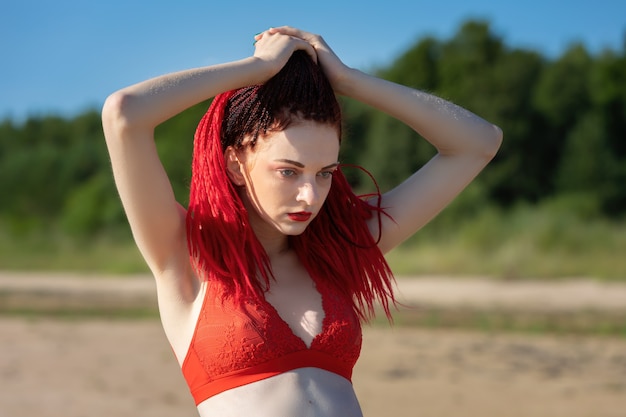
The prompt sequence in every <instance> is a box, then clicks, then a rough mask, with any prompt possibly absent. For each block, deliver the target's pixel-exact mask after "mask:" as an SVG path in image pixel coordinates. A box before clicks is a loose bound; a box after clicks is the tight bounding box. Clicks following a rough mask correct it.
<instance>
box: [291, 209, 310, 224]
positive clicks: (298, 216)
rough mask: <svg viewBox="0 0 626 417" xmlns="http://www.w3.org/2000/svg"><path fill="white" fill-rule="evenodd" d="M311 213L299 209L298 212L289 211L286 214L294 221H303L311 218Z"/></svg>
mask: <svg viewBox="0 0 626 417" xmlns="http://www.w3.org/2000/svg"><path fill="white" fill-rule="evenodd" d="M311 214H312V213H310V212H308V211H300V212H298V213H289V214H287V216H289V218H290V219H291V220H293V221H295V222H305V221H307V220H309V219H310V218H311Z"/></svg>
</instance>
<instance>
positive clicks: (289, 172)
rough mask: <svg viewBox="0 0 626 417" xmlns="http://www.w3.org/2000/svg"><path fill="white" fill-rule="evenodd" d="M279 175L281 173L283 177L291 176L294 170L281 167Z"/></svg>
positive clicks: (294, 172) (294, 173)
mask: <svg viewBox="0 0 626 417" xmlns="http://www.w3.org/2000/svg"><path fill="white" fill-rule="evenodd" d="M279 172H280V175H282V176H283V177H293V176H294V175H296V171H294V170H293V169H281V170H279Z"/></svg>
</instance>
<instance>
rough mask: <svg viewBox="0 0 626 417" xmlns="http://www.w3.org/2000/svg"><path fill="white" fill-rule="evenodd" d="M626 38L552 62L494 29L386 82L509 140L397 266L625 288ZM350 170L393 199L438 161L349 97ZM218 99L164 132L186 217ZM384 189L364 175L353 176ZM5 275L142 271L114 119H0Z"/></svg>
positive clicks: (431, 48) (435, 47) (414, 52)
mask: <svg viewBox="0 0 626 417" xmlns="http://www.w3.org/2000/svg"><path fill="white" fill-rule="evenodd" d="M625 54H626V39H625V42H624V45H623V46H622V48H621V50H609V49H606V50H603V51H601V52H598V53H595V54H591V53H590V52H589V51H588V50H587V49H586V48H585V46H584V45H583V44H574V45H571V46H570V47H569V48H568V49H567V50H565V51H564V52H563V53H562V54H561V55H560V56H557V57H553V58H547V57H545V56H543V55H542V54H540V53H538V52H536V51H533V50H530V49H522V48H511V47H509V46H507V45H506V44H505V43H504V42H503V41H502V39H501V38H500V37H499V36H497V35H496V34H495V33H494V32H493V31H492V30H491V27H490V25H489V23H488V22H485V21H476V20H471V21H467V22H465V23H464V24H462V25H461V26H460V27H459V29H458V31H457V32H456V34H455V35H454V36H452V37H451V38H449V39H437V38H434V37H425V38H422V39H420V40H418V41H417V42H416V43H415V44H414V45H413V46H411V47H410V48H408V49H407V50H406V51H405V52H404V53H403V54H401V55H400V56H398V57H397V59H395V60H394V61H393V62H391V63H390V64H389V65H388V66H384V67H379V68H375V69H372V70H371V71H369V72H371V73H374V74H377V75H379V76H381V77H383V78H386V79H389V80H392V81H396V82H399V83H402V84H405V85H409V86H412V87H415V88H418V89H421V90H426V91H429V92H433V93H435V94H436V95H439V96H442V97H444V98H446V99H449V100H451V101H453V102H455V103H457V104H460V105H462V106H464V107H466V108H468V109H470V110H471V111H473V112H475V113H477V114H479V115H480V116H482V117H484V118H485V119H487V120H489V121H492V122H494V123H496V124H498V125H499V126H500V127H502V129H503V130H504V132H505V140H504V143H503V146H502V148H501V150H500V152H499V154H498V155H497V156H496V158H495V159H494V161H493V162H492V163H491V164H490V165H489V166H488V167H487V169H486V170H485V171H484V172H483V173H482V174H481V175H480V176H479V177H478V178H477V180H476V181H475V182H474V183H472V184H471V185H470V187H469V188H468V189H467V190H466V191H464V193H463V194H462V195H461V196H460V197H459V198H458V199H457V200H455V201H454V202H453V203H452V204H451V205H450V206H449V207H448V208H447V209H446V210H445V211H444V212H443V213H442V214H441V215H439V216H438V217H437V218H436V219H435V220H434V221H433V222H431V223H430V224H429V225H427V226H426V227H425V228H424V229H423V230H422V231H420V232H419V233H417V234H416V235H415V236H414V237H413V238H411V239H410V240H408V241H407V242H405V243H404V244H403V245H402V246H401V247H400V248H398V249H397V250H395V251H394V252H392V253H391V254H390V256H389V260H390V263H391V265H392V267H393V268H394V270H395V271H396V273H398V274H448V275H455V276H459V275H474V276H476V275H481V276H490V277H493V278H500V279H557V278H565V277H567V278H571V277H587V278H597V279H604V280H626V256H624V254H626V140H625V132H626V55H625ZM342 103H343V105H344V112H345V124H346V133H345V137H344V142H343V143H344V145H343V150H342V157H341V159H342V162H345V163H349V164H358V165H362V166H364V167H365V168H367V169H368V170H369V171H370V172H371V173H372V174H373V176H374V177H375V178H376V180H377V182H378V185H379V186H380V188H381V190H382V191H385V190H387V189H389V188H390V187H392V186H393V185H395V184H397V183H398V182H400V181H402V180H403V179H404V178H406V177H407V176H408V175H410V174H411V173H412V172H414V171H415V170H416V169H418V168H419V167H420V166H421V165H423V164H424V163H425V162H426V161H427V160H428V159H429V158H430V157H431V156H432V155H433V154H434V149H433V148H432V147H431V146H430V145H428V144H427V143H426V142H425V141H423V140H419V138H418V136H417V134H415V133H414V132H412V131H411V130H410V129H409V128H407V127H406V126H404V125H402V124H401V123H399V122H397V121H395V120H393V119H391V118H390V117H388V116H386V115H384V114H382V113H380V112H377V111H374V110H373V109H371V108H368V107H365V106H363V105H361V104H360V103H357V102H354V101H351V100H344V99H342ZM208 105H209V102H208V101H207V102H204V103H201V104H199V105H197V106H195V107H193V108H190V109H189V110H187V111H185V112H183V113H181V114H180V115H178V116H177V117H175V118H173V119H171V120H169V121H168V122H166V123H164V124H163V125H161V126H159V127H158V129H157V132H156V137H157V146H158V148H159V152H160V155H161V158H162V161H163V163H164V165H165V167H166V170H167V171H168V173H169V175H170V178H171V180H172V183H173V187H174V191H175V194H176V196H177V198H178V199H179V201H180V202H181V203H182V204H185V203H186V201H187V194H188V184H189V176H190V164H191V153H192V147H193V141H192V138H193V134H194V130H195V127H196V125H197V123H198V121H199V120H200V118H201V117H202V115H203V114H204V112H205V111H206V109H207V107H208ZM346 174H347V175H348V176H349V178H350V180H351V181H352V183H353V184H354V186H355V188H356V189H357V190H359V191H361V192H363V193H367V192H371V191H372V189H373V183H372V182H371V180H370V179H369V177H367V176H366V175H364V174H363V173H362V172H360V171H359V170H356V169H352V168H346ZM0 268H1V269H4V270H6V269H42V270H63V271H67V270H77V271H84V272H94V273H98V272H111V273H135V272H145V271H146V267H145V265H144V263H143V261H142V260H141V258H140V256H139V253H138V251H137V250H136V248H135V246H134V244H133V242H132V237H131V235H130V231H129V228H128V224H127V222H126V219H125V217H124V213H123V209H122V206H121V204H120V201H119V199H118V197H117V192H116V190H115V186H114V184H113V178H112V174H111V169H110V163H109V159H108V154H107V152H106V148H105V143H104V138H103V134H102V127H101V122H100V112H99V109H93V110H90V111H86V112H84V113H82V114H80V115H78V116H75V117H72V118H64V117H60V116H54V115H46V116H40V117H29V118H27V119H26V120H25V121H23V122H17V121H15V120H12V119H10V118H8V119H5V120H3V121H1V122H0Z"/></svg>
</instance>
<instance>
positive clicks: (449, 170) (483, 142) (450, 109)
mask: <svg viewBox="0 0 626 417" xmlns="http://www.w3.org/2000/svg"><path fill="white" fill-rule="evenodd" d="M269 32H270V33H271V32H281V33H284V34H288V35H290V36H293V37H297V38H300V39H304V40H306V41H307V42H309V43H310V44H311V45H312V46H313V48H314V49H315V51H316V53H317V58H318V62H319V63H320V65H322V67H323V69H324V73H325V74H326V75H327V76H328V78H329V80H330V82H331V84H332V86H333V89H334V90H335V92H337V94H340V95H345V96H347V97H351V98H354V99H356V100H358V101H361V102H363V103H365V104H368V105H370V106H372V107H374V108H377V109H379V110H381V111H383V112H385V113H387V114H389V115H390V116H392V117H394V118H396V119H398V120H400V121H402V122H404V123H406V124H407V125H408V126H410V127H411V128H412V129H413V130H415V131H416V132H417V133H419V134H420V135H421V136H422V137H424V138H425V139H426V140H427V141H429V142H430V143H431V144H432V145H433V146H434V147H435V148H436V149H437V154H436V155H435V156H434V157H433V158H432V159H431V160H430V161H429V162H428V163H427V164H425V165H424V166H423V167H422V168H420V169H419V170H418V171H417V172H415V173H414V174H413V175H411V176H410V177H409V178H408V179H406V180H405V181H404V182H403V183H402V184H400V185H398V186H397V187H396V188H394V189H392V190H391V191H389V192H387V193H385V194H384V195H383V196H382V207H384V208H385V209H386V212H387V213H388V214H389V216H390V217H391V219H390V218H388V217H386V216H383V223H382V234H381V239H380V242H379V247H380V249H381V251H383V253H385V252H387V251H389V250H391V249H393V248H394V247H396V246H397V245H399V244H400V243H401V242H402V241H404V240H405V239H407V238H408V237H409V236H411V235H412V234H414V233H415V232H416V231H417V230H418V229H419V228H421V227H422V226H424V225H425V224H426V223H428V221H430V220H431V219H432V218H433V217H435V215H437V214H438V213H439V212H440V211H441V210H442V209H443V208H444V207H446V206H447V205H448V203H450V202H451V201H452V200H453V199H454V197H456V196H457V195H458V194H459V193H460V192H461V191H462V190H463V189H464V188H465V187H466V186H467V185H468V184H469V183H470V182H471V181H472V179H474V178H475V177H476V175H478V173H479V172H480V171H481V170H482V169H483V168H484V167H485V165H487V163H488V162H489V161H490V160H491V159H492V158H493V157H494V156H495V154H496V152H497V150H498V148H499V147H500V143H501V142H502V131H501V130H500V129H499V128H498V127H497V126H495V125H493V124H491V123H489V122H487V121H485V120H484V119H482V118H480V117H478V116H476V115H475V114H473V113H471V112H469V111H468V110H465V109H464V108H462V107H459V106H457V105H455V104H452V103H450V102H448V101H446V100H443V99H441V98H439V97H436V96H433V95H431V94H427V93H424V92H422V91H418V90H415V89H412V88H409V87H405V86H403V85H399V84H396V83H393V82H390V81H386V80H383V79H380V78H376V77H373V76H371V75H368V74H365V73H363V72H361V71H358V70H356V69H352V68H349V67H347V66H346V65H345V64H343V62H341V60H340V59H339V58H338V57H337V55H335V53H334V52H333V51H332V49H331V48H330V47H329V46H328V45H327V44H326V42H325V41H324V39H323V38H322V37H321V36H319V35H314V34H311V33H308V32H304V31H301V30H298V29H295V28H291V27H280V28H272V29H269ZM415 70H416V71H419V68H416V69H415ZM381 140H385V138H381ZM386 140H390V139H389V138H387V139H386ZM369 227H370V231H371V232H372V235H373V236H378V234H379V233H378V232H379V231H378V221H371V222H370V225H369Z"/></svg>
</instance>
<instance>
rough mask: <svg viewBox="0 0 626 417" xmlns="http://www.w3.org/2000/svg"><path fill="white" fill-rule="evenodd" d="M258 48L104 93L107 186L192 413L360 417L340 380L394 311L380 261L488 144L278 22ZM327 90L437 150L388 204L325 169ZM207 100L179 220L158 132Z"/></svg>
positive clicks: (446, 113) (460, 122) (332, 105)
mask: <svg viewBox="0 0 626 417" xmlns="http://www.w3.org/2000/svg"><path fill="white" fill-rule="evenodd" d="M255 40H256V42H255V52H254V55H253V56H251V57H248V58H245V59H242V60H240V61H236V62H230V63H225V64H221V65H214V66H209V67H204V68H197V69H191V70H188V71H183V72H178V73H174V74H168V75H164V76H161V77H158V78H155V79H151V80H148V81H144V82H141V83H139V84H137V85H133V86H130V87H128V88H125V89H122V90H120V91H118V92H116V93H114V94H112V95H111V96H110V97H109V98H108V99H107V101H106V103H105V105H104V109H103V115H102V118H103V125H104V131H105V136H106V141H107V146H108V149H109V152H110V156H111V162H112V166H113V173H114V176H115V181H116V184H117V187H118V190H119V194H120V196H121V199H122V203H123V205H124V208H125V211H126V214H127V217H128V220H129V222H130V226H131V229H132V232H133V235H134V238H135V240H136V243H137V245H138V247H139V249H140V251H141V253H142V255H143V256H144V258H145V260H146V262H147V264H148V265H149V267H150V269H151V271H152V272H153V274H154V277H155V279H156V282H157V291H158V301H159V310H160V315H161V320H162V323H163V327H164V329H165V332H166V335H167V337H168V340H169V341H170V343H171V345H172V348H173V350H174V353H175V355H176V358H177V359H178V361H179V363H180V365H181V367H182V371H183V374H184V376H185V378H186V380H187V383H188V384H189V388H190V390H191V393H192V395H193V397H194V399H195V401H196V404H197V406H198V411H199V413H200V415H201V416H203V417H209V416H220V417H239V416H246V417H248V416H251V415H254V416H272V417H281V416H284V417H293V416H296V415H297V416H301V417H322V416H343V417H353V416H361V415H362V412H361V409H360V407H359V403H358V401H357V398H356V396H355V393H354V390H353V388H352V384H351V381H350V378H351V375H352V368H353V366H354V364H355V362H356V360H357V358H358V355H359V351H360V346H361V329H360V322H361V321H363V320H367V318H369V317H370V316H371V314H372V313H373V308H374V303H375V302H381V303H382V305H383V307H384V308H385V310H386V312H387V314H389V308H388V305H389V303H390V302H391V303H393V301H394V299H393V294H392V282H391V281H392V277H391V273H390V272H389V270H388V267H387V264H386V263H385V261H384V258H383V256H382V255H383V254H384V253H385V252H387V251H389V250H390V249H392V248H394V247H395V246H397V245H398V244H400V243H401V242H402V241H403V240H405V239H406V238H407V237H409V236H410V235H411V234H413V233H415V232H416V231H417V230H418V229H419V228H420V227H421V226H423V225H424V224H426V223H427V222H428V221H429V220H430V219H432V218H433V217H434V216H435V215H436V214H437V213H438V212H439V211H440V210H442V209H443V208H444V207H445V206H446V205H447V204H448V203H449V202H450V201H451V200H452V199H453V198H454V197H455V196H456V195H457V194H458V193H459V192H460V191H461V190H462V189H463V188H465V186H466V185H467V184H468V183H469V182H470V181H471V180H472V179H473V178H474V177H475V176H476V175H477V174H478V173H479V172H480V171H481V170H482V169H483V167H484V166H485V165H486V164H487V163H488V162H489V161H490V160H491V158H492V157H493V156H494V155H495V153H496V151H497V149H498V147H499V146H500V142H501V140H502V133H501V131H500V129H499V128H497V127H496V126H494V125H492V124H490V123H488V122H486V121H484V120H483V119H481V118H479V117H477V116H476V115H474V114H472V113H470V112H468V111H466V110H464V109H462V108H460V107H458V106H456V105H454V104H451V103H449V102H447V101H444V100H442V99H440V98H437V97H434V96H432V95H429V94H426V93H423V92H420V91H417V90H414V89H411V88H408V87H404V86H401V85H397V84H394V83H391V82H388V81H385V80H381V79H378V78H375V77H372V76H370V75H367V74H364V73H362V72H360V71H358V70H355V69H352V68H349V67H347V66H346V65H344V64H343V63H342V62H341V61H340V60H339V59H338V58H337V56H336V55H335V54H334V53H333V51H332V50H331V49H330V48H329V47H328V45H327V44H326V43H325V42H324V40H323V39H322V37H320V36H318V35H313V34H310V33H307V32H304V31H301V30H298V29H295V28H291V27H280V28H271V29H269V30H267V31H265V32H263V33H261V34H259V35H257V36H256V37H255ZM415 70H416V71H419V68H416V69H415ZM335 94H340V95H345V96H348V97H352V98H354V99H357V100H359V101H361V102H363V103H366V104H368V105H371V106H373V107H375V108H377V109H379V110H381V111H384V112H387V113H388V114H390V115H392V116H393V117H395V118H397V119H399V120H401V121H402V122H404V123H406V124H407V125H409V126H410V127H411V128H413V129H414V130H415V131H417V132H419V133H420V135H422V136H423V137H424V138H426V139H427V140H428V141H429V142H430V143H431V144H432V145H433V146H435V148H436V149H437V150H438V153H437V155H436V156H435V157H433V158H432V160H431V161H429V162H428V163H427V164H426V165H425V166H423V167H422V168H421V169H420V170H419V171H418V172H416V173H415V174H413V175H412V176H411V177H410V178H408V179H407V180H406V181H404V182H403V183H402V184H400V185H398V186H397V187H396V188H395V189H393V190H391V191H390V192H387V193H385V194H384V195H382V196H379V197H374V198H370V199H369V200H368V201H365V200H362V199H359V198H357V197H355V196H354V194H352V191H351V190H350V189H349V186H348V185H347V183H346V180H345V178H344V177H343V175H342V174H341V171H340V169H339V161H338V154H339V145H340V141H341V118H340V111H339V106H338V103H337V101H336V99H335ZM211 97H215V98H214V100H213V103H212V105H211V108H210V109H209V111H208V112H207V114H206V115H205V117H204V118H203V120H202V121H201V122H200V125H199V126H198V130H197V132H196V137H195V142H194V160H193V167H192V181H191V193H190V201H189V207H187V208H184V207H182V206H181V205H180V204H178V203H177V202H176V201H175V199H174V194H173V192H172V188H171V186H170V183H169V181H168V178H167V176H166V173H165V171H164V169H163V166H162V164H161V162H160V161H159V158H158V156H157V152H156V148H155V143H154V137H153V134H154V129H155V127H156V126H157V125H159V124H160V123H162V122H163V121H165V120H167V119H168V118H170V117H172V116H174V115H176V114H177V113H179V112H181V111H183V110H184V109H186V108H188V107H190V106H192V105H194V104H197V103H199V102H201V101H203V100H206V99H208V98H211ZM380 140H391V139H387V138H380Z"/></svg>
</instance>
